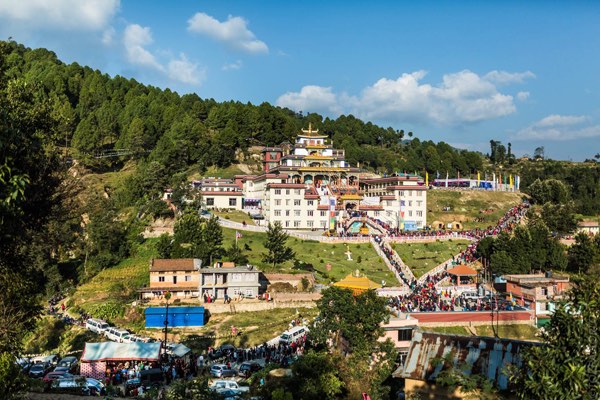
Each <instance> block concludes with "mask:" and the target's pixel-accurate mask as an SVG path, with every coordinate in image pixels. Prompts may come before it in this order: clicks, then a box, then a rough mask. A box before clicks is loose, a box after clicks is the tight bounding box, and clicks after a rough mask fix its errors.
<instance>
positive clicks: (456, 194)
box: [427, 190, 523, 229]
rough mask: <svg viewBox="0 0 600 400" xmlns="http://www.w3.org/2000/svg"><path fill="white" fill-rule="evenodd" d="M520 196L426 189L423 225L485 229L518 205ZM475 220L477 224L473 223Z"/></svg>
mask: <svg viewBox="0 0 600 400" xmlns="http://www.w3.org/2000/svg"><path fill="white" fill-rule="evenodd" d="M522 196H523V194H521V193H510V192H487V191H470V190H463V191H458V190H457V191H451V190H430V191H428V192H427V223H428V224H431V223H432V222H433V221H441V222H443V223H449V222H453V221H458V222H461V223H462V224H463V226H464V228H465V229H472V228H485V227H488V226H489V225H494V224H495V223H496V222H497V221H498V219H499V218H500V217H501V216H502V215H504V213H506V211H507V210H508V209H509V208H511V207H513V206H515V205H517V204H519V203H520V202H521V198H522ZM444 207H450V211H443V209H444ZM484 211H485V212H484ZM477 218H480V219H481V221H476V219H477Z"/></svg>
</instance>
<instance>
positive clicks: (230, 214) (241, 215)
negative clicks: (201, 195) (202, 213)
mask: <svg viewBox="0 0 600 400" xmlns="http://www.w3.org/2000/svg"><path fill="white" fill-rule="evenodd" d="M210 213H211V214H214V215H216V216H217V217H219V218H223V219H227V220H229V221H233V222H240V223H242V222H244V221H245V222H246V223H247V224H248V225H254V220H253V219H252V218H251V217H250V216H249V215H248V213H245V212H243V211H239V210H223V211H215V210H211V211H210Z"/></svg>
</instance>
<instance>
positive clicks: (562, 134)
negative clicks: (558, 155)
mask: <svg viewBox="0 0 600 400" xmlns="http://www.w3.org/2000/svg"><path fill="white" fill-rule="evenodd" d="M589 122H590V121H589V118H588V117H586V116H583V115H556V114H553V115H549V116H547V117H545V118H542V119H541V120H539V121H537V122H535V123H534V124H532V125H530V126H528V127H527V128H525V129H522V130H521V131H519V132H518V133H517V134H516V135H515V136H514V137H513V139H514V140H552V141H567V140H574V139H581V138H592V137H598V136H600V125H593V124H589Z"/></svg>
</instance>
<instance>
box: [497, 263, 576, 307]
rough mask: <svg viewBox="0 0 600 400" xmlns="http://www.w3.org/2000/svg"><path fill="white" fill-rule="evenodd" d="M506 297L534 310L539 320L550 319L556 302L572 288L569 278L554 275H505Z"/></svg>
mask: <svg viewBox="0 0 600 400" xmlns="http://www.w3.org/2000/svg"><path fill="white" fill-rule="evenodd" d="M504 279H505V280H506V290H505V292H506V297H507V299H509V300H510V299H512V300H513V301H515V302H516V303H517V304H519V305H521V306H524V307H529V308H532V309H534V311H535V315H536V317H537V318H548V317H550V315H551V314H552V312H554V308H555V301H556V300H559V299H561V298H562V296H563V294H564V293H565V291H567V290H568V289H569V287H570V284H569V277H568V276H561V275H556V274H552V273H550V272H549V273H546V274H523V275H505V276H504Z"/></svg>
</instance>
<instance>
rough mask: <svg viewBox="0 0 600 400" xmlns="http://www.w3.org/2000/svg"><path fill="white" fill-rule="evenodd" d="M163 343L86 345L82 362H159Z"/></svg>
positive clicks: (102, 343) (103, 343)
mask: <svg viewBox="0 0 600 400" xmlns="http://www.w3.org/2000/svg"><path fill="white" fill-rule="evenodd" d="M160 348H161V343H142V342H135V343H115V342H101V343H86V344H85V348H84V349H83V354H82V356H81V362H94V361H158V360H159V358H160Z"/></svg>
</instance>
